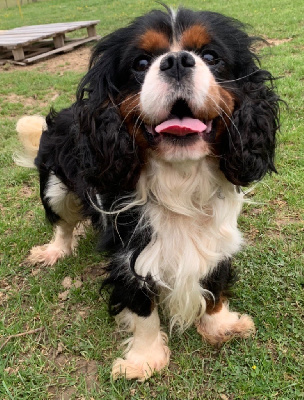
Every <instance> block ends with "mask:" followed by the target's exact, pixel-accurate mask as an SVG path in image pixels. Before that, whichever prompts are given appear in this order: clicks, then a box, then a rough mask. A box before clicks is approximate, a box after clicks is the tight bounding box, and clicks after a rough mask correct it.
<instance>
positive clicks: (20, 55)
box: [13, 47, 24, 61]
mask: <svg viewBox="0 0 304 400" xmlns="http://www.w3.org/2000/svg"><path fill="white" fill-rule="evenodd" d="M13 57H14V60H15V61H21V60H23V59H24V51H23V47H18V49H14V50H13Z"/></svg>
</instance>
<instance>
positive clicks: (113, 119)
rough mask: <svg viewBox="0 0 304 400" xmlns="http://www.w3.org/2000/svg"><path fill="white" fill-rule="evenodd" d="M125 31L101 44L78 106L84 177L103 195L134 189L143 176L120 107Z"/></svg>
mask: <svg viewBox="0 0 304 400" xmlns="http://www.w3.org/2000/svg"><path fill="white" fill-rule="evenodd" d="M125 29H127V28H122V29H120V30H118V31H116V32H114V33H112V34H110V35H108V36H106V37H105V38H103V39H102V40H101V41H100V42H99V43H98V44H97V46H96V47H95V49H94V52H93V54H92V57H91V61H90V68H89V71H88V73H87V74H86V75H85V77H84V78H83V80H82V82H81V83H80V85H79V88H78V92H77V101H76V103H75V105H74V117H75V120H76V121H77V124H78V127H79V128H78V138H77V139H78V146H79V148H80V151H79V154H80V159H79V163H80V165H81V169H82V171H83V178H84V179H85V181H86V182H88V183H89V184H90V185H91V186H93V187H94V188H95V189H96V190H97V192H98V193H100V194H102V193H105V192H112V193H115V192H121V191H124V190H127V191H128V190H132V189H134V187H135V184H136V182H137V180H138V177H139V173H140V161H139V156H138V149H137V146H136V144H135V143H134V142H133V140H132V138H131V137H130V135H129V133H128V131H127V129H126V126H125V125H124V123H123V121H122V119H121V116H120V111H119V107H118V106H117V102H118V101H117V99H118V96H119V89H118V88H119V84H120V82H119V79H120V71H118V68H119V57H120V55H121V53H122V49H121V47H122V44H123V43H124V40H123V38H124V37H125V32H124V30H125Z"/></svg>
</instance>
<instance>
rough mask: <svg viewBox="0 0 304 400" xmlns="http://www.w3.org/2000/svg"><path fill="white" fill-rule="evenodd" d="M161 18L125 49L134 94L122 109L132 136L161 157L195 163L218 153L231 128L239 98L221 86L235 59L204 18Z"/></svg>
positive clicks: (150, 21) (180, 14)
mask: <svg viewBox="0 0 304 400" xmlns="http://www.w3.org/2000/svg"><path fill="white" fill-rule="evenodd" d="M160 16H161V18H157V19H153V18H150V16H148V17H147V18H146V20H145V21H144V22H145V23H144V26H145V29H144V30H143V29H140V30H139V32H135V36H134V38H132V42H131V43H130V46H129V47H128V48H127V49H126V52H125V55H124V60H129V61H131V62H129V64H128V67H127V70H128V73H129V74H128V77H127V82H128V83H127V86H128V91H129V88H131V87H132V92H131V93H128V91H127V92H126V93H124V94H123V96H122V101H123V103H122V104H121V105H120V110H121V114H122V116H123V118H125V120H126V122H127V126H128V130H129V132H130V134H131V135H134V137H135V140H136V141H137V142H138V143H139V145H141V146H148V147H149V148H151V149H153V151H154V152H155V154H156V156H157V157H161V158H164V159H166V160H170V161H181V160H189V159H192V160H193V159H195V160H196V159H199V158H201V157H204V156H205V155H207V154H210V153H213V152H214V148H213V147H214V146H213V145H214V144H215V143H216V141H218V140H219V136H220V134H221V133H222V132H223V131H224V130H225V127H226V126H228V125H229V122H230V121H229V119H230V117H231V115H232V112H233V109H234V94H233V93H232V91H229V90H227V89H226V88H225V85H221V84H220V82H221V81H223V82H224V83H225V80H227V77H229V78H232V77H233V74H231V73H230V71H231V70H233V68H234V65H232V64H233V60H231V56H230V57H229V55H228V54H229V53H230V52H229V48H228V46H227V44H225V43H224V42H223V41H222V40H221V38H219V37H218V36H217V34H216V32H214V31H213V30H212V27H211V26H210V24H209V26H208V22H207V21H205V20H204V14H200V13H193V12H189V11H186V10H180V11H179V12H178V13H177V14H174V13H171V14H163V13H161V14H160ZM123 63H124V61H123ZM143 138H144V139H145V141H143Z"/></svg>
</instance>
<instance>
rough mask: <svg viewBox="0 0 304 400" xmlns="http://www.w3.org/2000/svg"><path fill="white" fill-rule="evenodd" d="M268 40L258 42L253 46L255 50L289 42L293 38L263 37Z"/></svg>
mask: <svg viewBox="0 0 304 400" xmlns="http://www.w3.org/2000/svg"><path fill="white" fill-rule="evenodd" d="M263 39H264V40H265V41H266V42H259V41H258V42H257V43H256V44H255V45H254V46H253V47H254V50H260V49H263V48H264V47H269V46H270V47H273V46H279V45H281V44H284V43H288V42H291V41H292V38H286V39H270V38H267V37H264V38H263Z"/></svg>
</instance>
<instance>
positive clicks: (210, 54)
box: [202, 50, 220, 65]
mask: <svg viewBox="0 0 304 400" xmlns="http://www.w3.org/2000/svg"><path fill="white" fill-rule="evenodd" d="M202 57H203V60H204V61H205V63H206V64H208V65H215V64H217V63H218V62H220V58H219V56H218V54H217V53H216V52H215V51H212V50H204V51H203V52H202Z"/></svg>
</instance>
